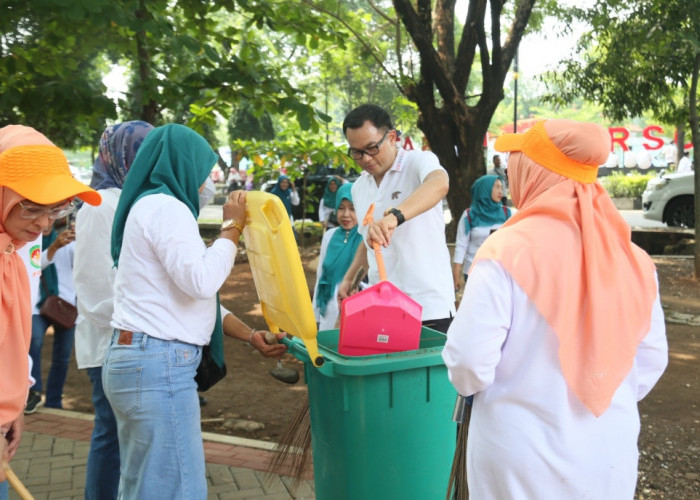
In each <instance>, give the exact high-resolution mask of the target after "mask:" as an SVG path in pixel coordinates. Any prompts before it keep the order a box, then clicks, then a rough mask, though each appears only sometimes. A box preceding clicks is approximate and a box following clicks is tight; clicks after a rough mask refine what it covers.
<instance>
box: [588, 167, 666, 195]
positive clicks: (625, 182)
mask: <svg viewBox="0 0 700 500" xmlns="http://www.w3.org/2000/svg"><path fill="white" fill-rule="evenodd" d="M654 177H656V173H651V174H641V173H639V172H633V173H629V174H624V173H622V172H613V173H612V174H610V175H606V176H605V177H601V178H600V183H601V184H602V185H603V187H604V188H605V190H606V191H607V192H608V194H609V195H610V197H611V198H639V197H640V196H642V193H643V192H644V188H646V186H647V182H649V180H651V179H652V178H654Z"/></svg>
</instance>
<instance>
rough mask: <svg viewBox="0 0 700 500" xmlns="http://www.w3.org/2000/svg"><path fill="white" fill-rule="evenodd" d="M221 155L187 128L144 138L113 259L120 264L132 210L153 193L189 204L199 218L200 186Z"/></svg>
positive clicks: (168, 128)
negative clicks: (123, 241)
mask: <svg viewBox="0 0 700 500" xmlns="http://www.w3.org/2000/svg"><path fill="white" fill-rule="evenodd" d="M217 159H218V156H217V154H216V153H214V151H213V150H212V149H211V146H209V144H208V143H207V141H206V140H205V139H204V137H202V136H201V135H199V134H198V133H197V132H195V131H194V130H192V129H190V128H187V127H185V126H184V125H178V124H170V125H165V126H163V127H157V128H155V129H153V130H152V131H151V132H150V133H149V134H148V135H147V136H146V138H145V139H144V141H143V144H141V147H140V148H139V151H138V153H137V154H136V158H134V162H133V163H132V165H131V169H130V170H129V175H127V176H126V180H125V181H124V187H123V188H122V194H121V196H120V197H119V204H118V205H117V211H116V213H115V214H114V225H113V226H112V259H113V260H114V265H115V266H117V265H118V263H119V253H120V252H121V248H122V240H123V238H124V226H125V225H126V218H127V217H128V216H129V212H130V211H131V207H133V206H134V204H135V203H136V202H137V201H138V200H140V199H141V198H143V197H144V196H148V195H150V194H158V193H162V194H167V195H168V196H172V197H173V198H177V199H178V200H180V201H181V202H182V203H184V204H185V205H187V208H189V209H190V212H192V217H194V218H195V219H196V218H197V217H199V187H200V186H201V185H202V184H204V181H206V180H207V176H208V175H209V173H210V172H211V169H212V168H213V167H214V165H215V164H216V161H217Z"/></svg>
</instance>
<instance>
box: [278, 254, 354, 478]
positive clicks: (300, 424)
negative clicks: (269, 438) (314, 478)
mask: <svg viewBox="0 0 700 500" xmlns="http://www.w3.org/2000/svg"><path fill="white" fill-rule="evenodd" d="M365 274H366V271H365V269H364V268H363V267H360V268H359V269H358V270H357V271H356V272H355V275H354V276H353V279H352V282H351V283H350V290H355V289H356V288H357V287H358V286H359V284H360V281H362V278H364V276H365ZM310 451H311V413H310V408H309V397H308V395H307V396H306V398H305V399H304V401H303V402H302V404H301V405H300V406H299V408H298V409H297V411H296V412H295V413H294V416H293V417H292V419H291V420H290V421H289V423H288V424H287V427H286V428H285V430H284V432H283V433H282V436H281V437H280V439H279V441H278V443H277V445H276V446H275V448H274V450H273V455H272V458H271V459H270V463H269V465H268V472H269V473H275V474H282V475H291V477H293V478H294V481H293V483H292V486H293V487H296V486H297V485H298V484H299V482H300V481H301V480H302V479H303V478H304V477H305V476H307V473H308V472H309V471H308V470H307V469H308V465H309V458H310Z"/></svg>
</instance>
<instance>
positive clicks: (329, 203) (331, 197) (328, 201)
mask: <svg viewBox="0 0 700 500" xmlns="http://www.w3.org/2000/svg"><path fill="white" fill-rule="evenodd" d="M331 183H333V184H335V186H336V189H335V193H334V192H332V191H331V189H330V188H331ZM338 189H340V182H339V181H338V179H336V178H335V177H331V178H330V179H328V183H327V184H326V189H325V191H323V204H324V205H325V206H326V207H329V208H330V207H334V208H335V205H336V202H335V201H336V198H337V195H338Z"/></svg>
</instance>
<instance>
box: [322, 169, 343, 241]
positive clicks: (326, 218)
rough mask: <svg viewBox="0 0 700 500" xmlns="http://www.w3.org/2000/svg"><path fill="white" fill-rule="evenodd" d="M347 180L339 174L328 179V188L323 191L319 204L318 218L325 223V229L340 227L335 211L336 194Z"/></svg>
mask: <svg viewBox="0 0 700 500" xmlns="http://www.w3.org/2000/svg"><path fill="white" fill-rule="evenodd" d="M344 182H345V180H344V179H343V178H342V177H339V176H337V175H335V176H333V177H331V178H330V179H328V182H327V183H326V189H324V191H323V196H322V197H321V201H320V202H319V204H318V220H319V222H320V223H321V224H323V229H329V228H331V227H338V217H337V215H336V212H335V206H336V195H337V194H338V188H339V187H340V186H341V185H342V184H343V183H344Z"/></svg>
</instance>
